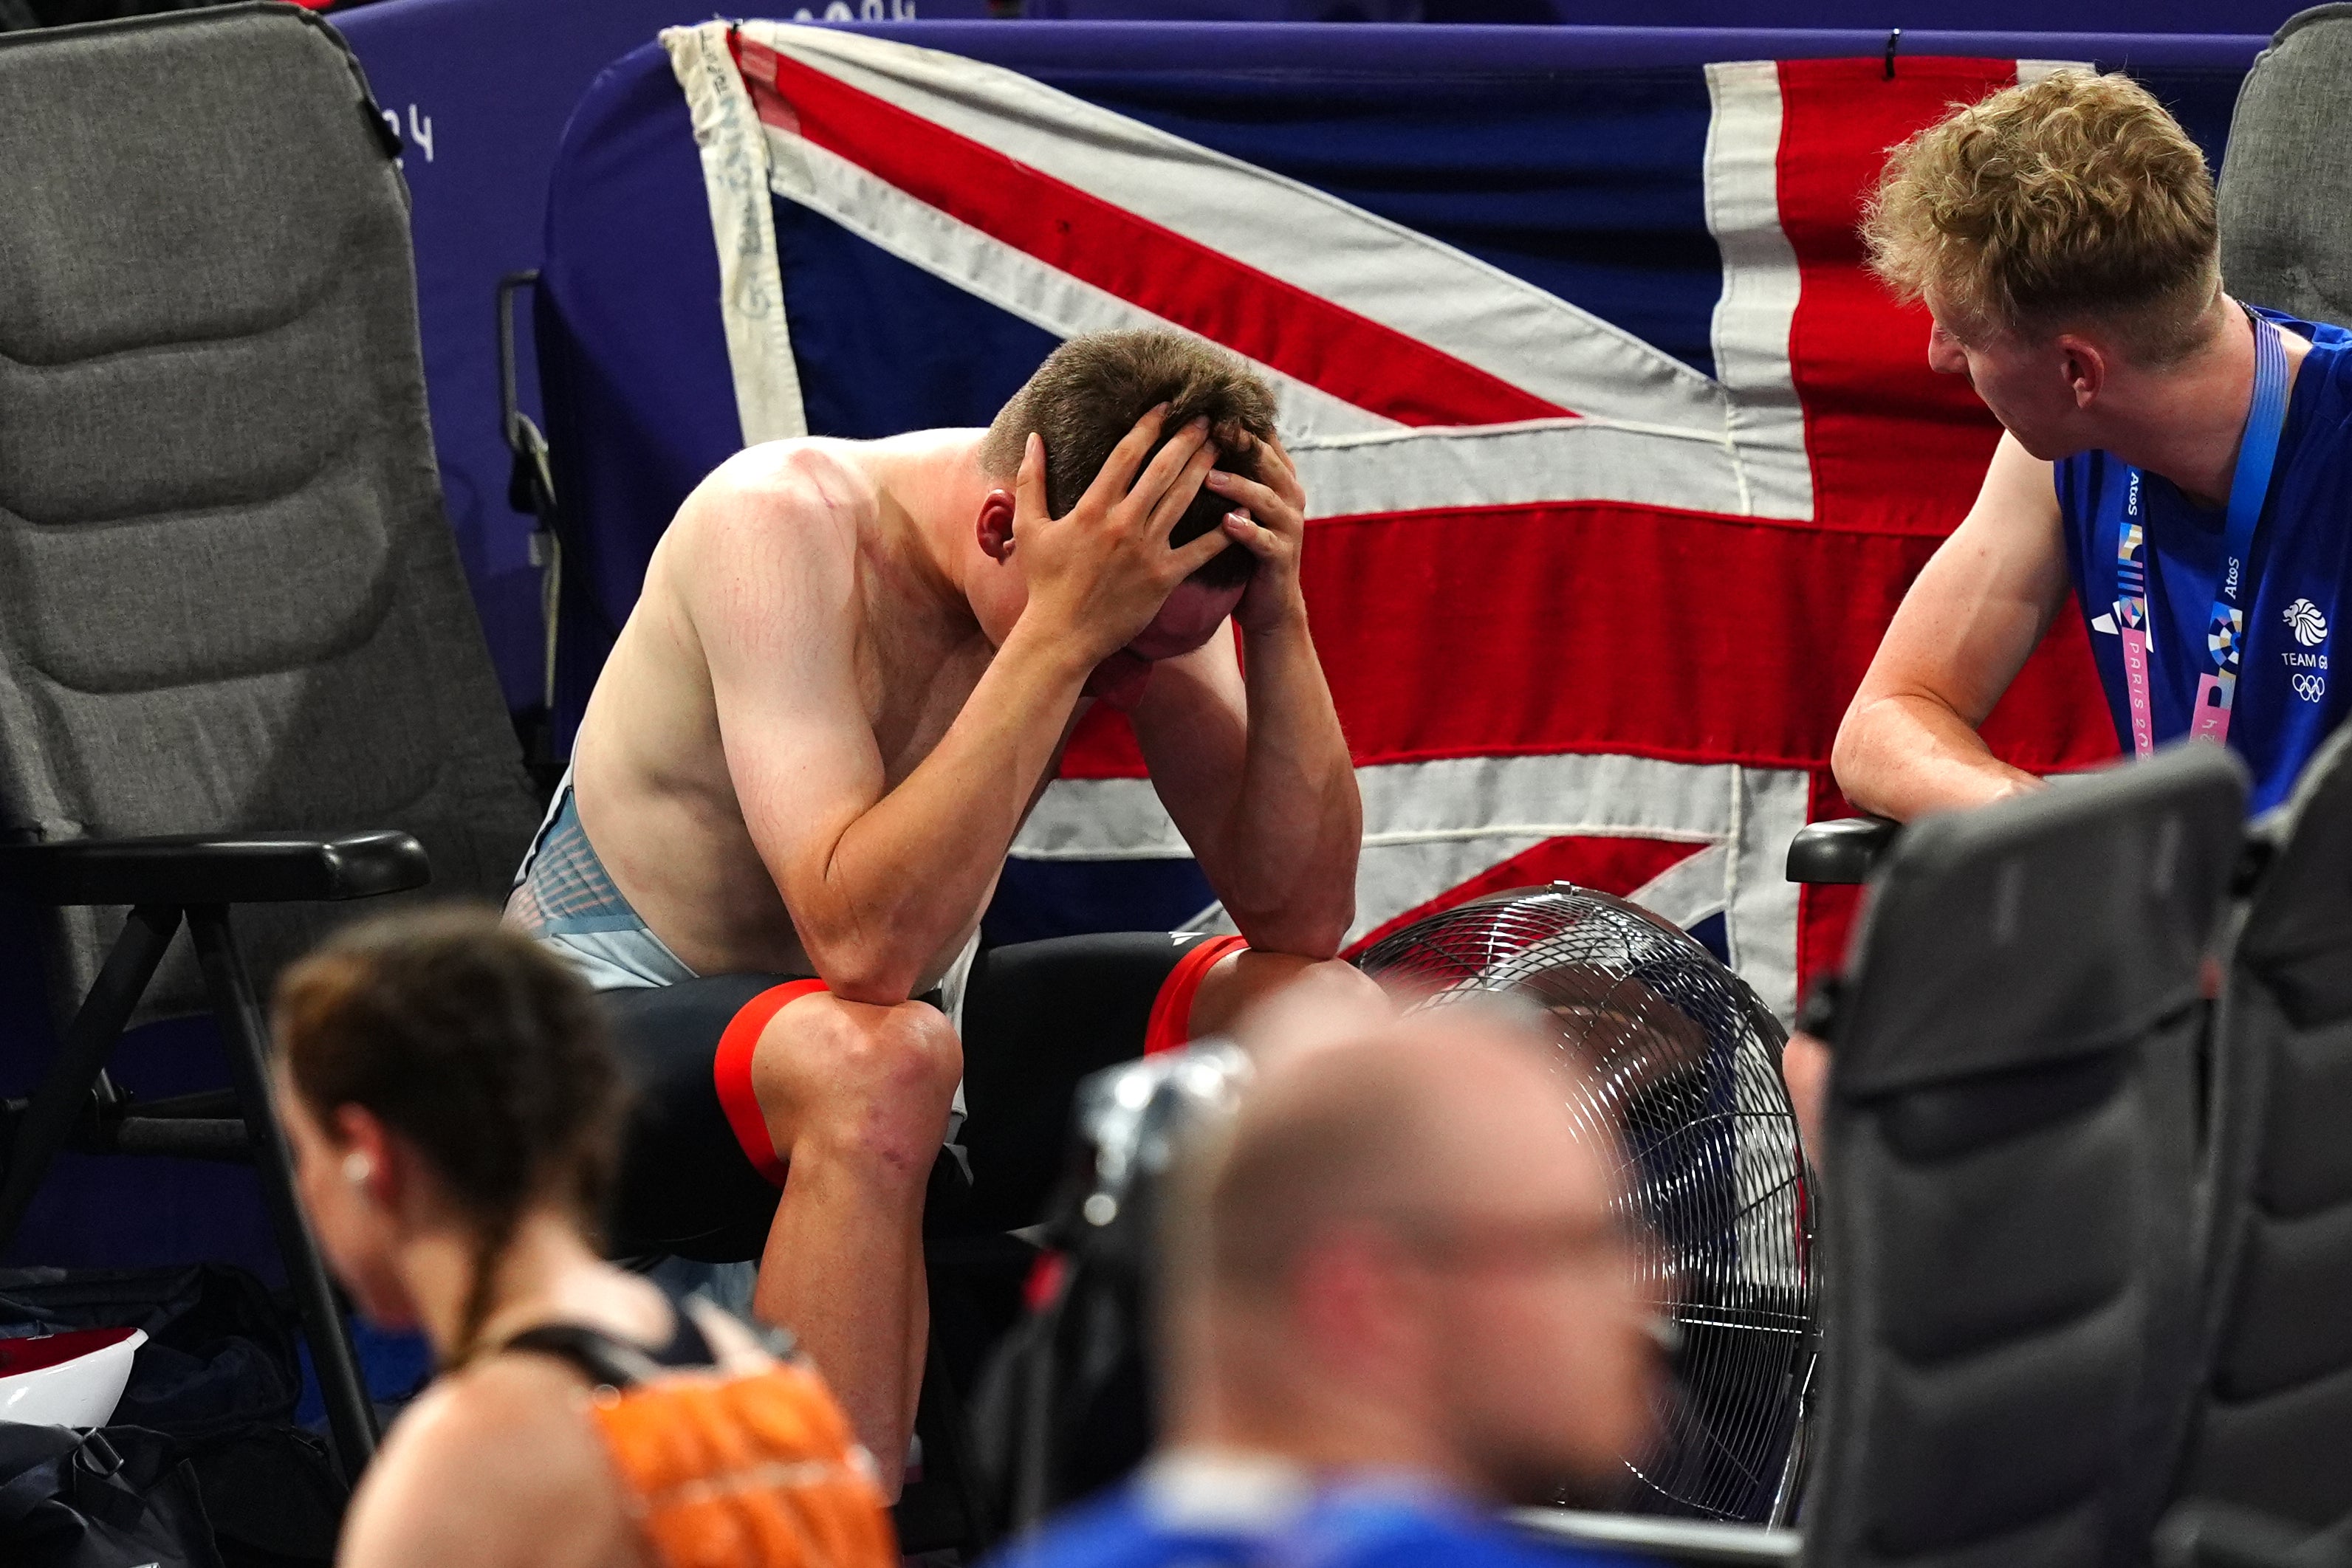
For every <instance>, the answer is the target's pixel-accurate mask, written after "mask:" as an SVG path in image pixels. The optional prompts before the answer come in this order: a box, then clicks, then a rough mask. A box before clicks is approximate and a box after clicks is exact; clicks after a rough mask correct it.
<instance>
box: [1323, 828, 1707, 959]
mask: <svg viewBox="0 0 2352 1568" xmlns="http://www.w3.org/2000/svg"><path fill="white" fill-rule="evenodd" d="M1705 848H1706V845H1705V844H1694V843H1688V842H1685V841H1682V840H1679V839H1633V838H1591V839H1546V840H1545V841H1543V842H1542V843H1539V844H1538V845H1536V846H1535V847H1534V848H1533V849H1530V850H1525V851H1522V852H1519V853H1518V854H1515V855H1513V856H1512V857H1511V858H1510V859H1508V860H1507V861H1501V862H1497V863H1496V864H1494V865H1492V866H1489V867H1487V868H1486V870H1485V871H1483V872H1480V873H1478V874H1477V875H1476V876H1474V877H1472V878H1471V879H1470V880H1469V881H1467V882H1465V883H1460V884H1459V885H1457V886H1454V887H1449V888H1447V889H1446V890H1445V891H1444V893H1441V894H1438V895H1437V896H1436V897H1435V898H1433V899H1431V900H1430V901H1429V902H1428V903H1426V904H1415V905H1413V907H1412V908H1411V909H1408V910H1406V911H1405V912H1404V913H1403V914H1402V915H1398V916H1397V917H1396V918H1395V919H1394V920H1391V921H1388V922H1386V923H1384V924H1382V925H1376V926H1374V927H1373V928H1372V929H1371V930H1370V931H1368V932H1366V933H1365V934H1364V936H1363V939H1362V940H1361V941H1360V942H1357V943H1355V944H1354V945H1353V946H1350V947H1349V949H1348V952H1347V955H1346V956H1349V957H1354V956H1356V955H1357V954H1359V953H1360V952H1362V951H1363V950H1364V949H1365V948H1367V947H1369V946H1371V945H1372V944H1373V943H1375V942H1377V941H1379V940H1380V939H1381V937H1383V936H1387V935H1388V934H1389V933H1390V932H1391V931H1402V930H1403V929H1404V928H1405V927H1406V926H1408V925H1412V923H1413V922H1414V921H1416V920H1419V919H1421V918H1422V917H1423V916H1424V915H1434V914H1436V913H1437V912H1438V911H1439V910H1441V909H1451V908H1453V907H1454V905H1455V904H1467V903H1469V902H1470V901H1471V900H1472V899H1474V898H1484V897H1486V894H1490V893H1506V892H1508V891H1509V890H1510V889H1512V888H1515V887H1533V886H1536V885H1538V884H1540V883H1548V882H1572V883H1576V885H1577V886H1579V887H1590V888H1594V889H1597V890H1599V891H1600V892H1602V893H1613V894H1617V895H1618V896H1619V897H1621V898H1622V897H1623V896H1625V895H1626V894H1630V893H1633V891H1635V890H1636V889H1638V888H1641V887H1643V886H1645V885H1647V884H1648V883H1652V882H1654V881H1655V880H1656V879H1657V878H1658V877H1660V876H1662V875H1664V873H1666V872H1667V871H1669V870H1671V869H1672V868H1674V867H1675V866H1677V865H1679V864H1681V863H1682V862H1684V861H1686V860H1688V859H1690V858H1691V856H1693V855H1695V854H1696V853H1698V852H1699V851H1701V850H1703V849H1705Z"/></svg>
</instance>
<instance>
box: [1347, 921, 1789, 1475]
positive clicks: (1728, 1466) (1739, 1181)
mask: <svg viewBox="0 0 2352 1568" xmlns="http://www.w3.org/2000/svg"><path fill="white" fill-rule="evenodd" d="M1360 963H1361V966H1362V967H1363V969H1364V971H1365V972H1366V973H1367V974H1370V975H1372V976H1374V977H1377V978H1379V979H1380V980H1381V983H1382V984H1383V985H1385V986H1387V987H1388V988H1390V989H1391V991H1392V992H1396V993H1398V994H1400V995H1401V996H1402V997H1404V998H1408V999H1409V1001H1410V1002H1411V1004H1412V1005H1414V1006H1418V1007H1443V1006H1445V1005H1447V1004H1449V1003H1452V1002H1456V1001H1460V1000H1463V999H1465V998H1470V997H1474V996H1478V995H1482V994H1487V993H1493V992H1498V991H1499V992H1508V993H1511V994H1514V995H1516V996H1518V997H1520V998H1525V999H1527V1000H1528V1001H1531V1002H1533V1003H1534V1004H1535V1005H1536V1006H1537V1007H1538V1008H1540V1009H1543V1010H1544V1011H1545V1012H1547V1013H1549V1015H1550V1018H1551V1020H1552V1024H1553V1027H1554V1029H1555V1030H1556V1032H1557V1039H1558V1040H1559V1047H1560V1052H1561V1058H1562V1064H1561V1065H1562V1076H1563V1078H1564V1079H1565V1080H1567V1081H1568V1082H1569V1083H1570V1084H1573V1085H1574V1086H1575V1087H1574V1088H1573V1089H1572V1090H1571V1091H1570V1096H1569V1103H1570V1109H1571V1110H1572V1111H1574V1112H1575V1113H1576V1115H1577V1118H1578V1120H1579V1122H1580V1124H1581V1125H1583V1126H1586V1127H1591V1128H1601V1129H1606V1130H1608V1131H1609V1132H1612V1133H1613V1134H1615V1141H1616V1146H1617V1147H1618V1148H1619V1149H1620V1150H1622V1153H1623V1155H1624V1158H1625V1167H1624V1170H1623V1173H1622V1175H1623V1180H1622V1183H1621V1187H1622V1194H1623V1196H1622V1198H1621V1199H1620V1201H1621V1203H1622V1204H1623V1205H1624V1206H1625V1207H1627V1208H1628V1209H1629V1210H1630V1211H1631V1212H1630V1217H1631V1218H1636V1219H1638V1220H1639V1222H1640V1223H1641V1225H1642V1226H1643V1228H1644V1229H1645V1230H1646V1231H1647V1233H1648V1235H1649V1236H1650V1238H1651V1239H1652V1241H1653V1246H1652V1248H1651V1249H1650V1251H1649V1252H1648V1254H1647V1257H1648V1259H1649V1261H1648V1262H1647V1264H1646V1265H1645V1270H1646V1279H1645V1281H1644V1282H1645V1285H1646V1286H1647V1288H1648V1290H1649V1291H1650V1292H1651V1297H1652V1300H1653V1301H1655V1303H1656V1304H1657V1308H1658V1311H1659V1312H1660V1313H1661V1314H1662V1315H1663V1316H1664V1317H1665V1318H1667V1319H1669V1320H1670V1321H1672V1322H1674V1323H1675V1327H1676V1331H1677V1341H1678V1343H1677V1345H1676V1349H1675V1354H1674V1355H1673V1357H1672V1369H1671V1375H1670V1376H1669V1377H1668V1378H1667V1379H1665V1380H1664V1386H1663V1387H1662V1389H1661V1391H1660V1395H1659V1398H1660V1407H1659V1410H1658V1427H1657V1430H1658V1433H1659V1437H1658V1439H1657V1441H1656V1442H1655V1443H1654V1445H1653V1447H1652V1448H1651V1449H1650V1451H1648V1452H1646V1453H1643V1454H1641V1455H1637V1456H1633V1457H1630V1458H1628V1459H1627V1461H1626V1467H1627V1469H1628V1471H1629V1472H1630V1475H1631V1478H1632V1479H1631V1480H1630V1481H1629V1486H1628V1495H1627V1496H1626V1497H1625V1498H1624V1499H1623V1504H1624V1506H1627V1507H1629V1508H1633V1509H1636V1510H1640V1511H1654V1512H1662V1513H1673V1514H1682V1515H1687V1516H1695V1517H1699V1518H1709V1519H1724V1520H1741V1521H1762V1520H1764V1519H1766V1518H1767V1517H1768V1516H1769V1514H1770V1513H1771V1511H1772V1509H1773V1504H1774V1501H1775V1499H1776V1498H1777V1496H1778V1495H1779V1493H1780V1490H1781V1483H1782V1479H1783V1476H1784V1473H1785V1471H1786V1469H1787V1468H1788V1458H1789V1454H1790V1448H1791V1446H1792V1444H1793V1443H1794V1441H1795V1439H1796V1435H1797V1426H1798V1414H1799V1407H1800V1404H1801V1396H1802V1394H1803V1387H1802V1385H1803V1380H1804V1377H1805V1375H1806V1373H1807V1371H1808V1369H1809V1368H1810V1365H1811V1355H1812V1346H1813V1322H1814V1312H1815V1306H1816V1300H1815V1283H1814V1279H1813V1271H1812V1259H1811V1207H1810V1194H1809V1193H1808V1191H1807V1187H1806V1176H1805V1169H1804V1160H1803V1155H1802V1151H1801V1147H1800V1145H1799V1143H1798V1137H1797V1125H1796V1117H1795V1114H1794V1113H1793V1112H1792V1111H1791V1109H1790V1103H1789V1095H1788V1091H1787V1089H1786V1087H1785V1086H1784V1085H1783V1084H1782V1082H1781V1080H1780V1047H1781V1045H1782V1044H1783V1043H1784V1041H1785V1040H1786V1036H1785V1035H1784V1034H1783V1033H1782V1031H1781V1029H1780V1024H1779V1022H1778V1021H1777V1020H1776V1019H1774V1018H1773V1017H1772V1015H1771V1013H1770V1012H1769V1011H1768V1010H1767V1009H1765V1007H1764V1006H1763V1004H1762V1003H1761V1002H1760V1001H1759V1000H1758V999H1757V998H1756V996H1755V993H1754V992H1752V991H1750V990H1749V989H1748V987H1747V986H1746V985H1745V984H1743V983H1742V982H1741V981H1740V980H1739V979H1738V977H1735V976H1734V975H1732V974H1731V972H1730V971H1729V970H1727V969H1726V968H1725V967H1723V966H1722V965H1721V964H1719V963H1717V961H1716V959H1715V956H1714V955H1713V954H1711V953H1709V952H1708V951H1707V950H1706V948H1704V947H1702V946H1699V945H1698V944H1697V943H1696V942H1695V941H1693V940H1692V939H1691V938H1690V937H1689V936H1686V935H1685V934H1684V933H1683V932H1682V931H1680V930H1677V929H1676V928H1675V927H1674V926H1673V925H1669V924H1667V923H1666V922H1665V921H1663V920H1661V919H1659V918H1657V917H1656V916H1655V915H1651V914H1649V913H1648V912H1647V911H1645V910H1643V909H1642V908H1640V907H1639V906H1638V905H1635V904H1629V903H1627V902H1625V901H1624V900H1623V899H1620V898H1615V897H1612V896H1611V895H1610V894H1604V893H1596V892H1594V891H1592V890H1591V889H1589V888H1580V887H1574V886H1571V885H1570V884H1568V883H1554V884H1553V885H1552V886H1550V887H1549V888H1521V889H1517V890H1515V891H1513V892H1509V893H1499V894H1492V895H1489V896H1487V897H1485V898H1481V899H1477V900H1475V901H1474V902H1472V903H1468V904H1460V905H1457V906H1456V907H1454V908H1452V909H1448V910H1444V911H1442V912H1440V913H1438V914H1436V915H1431V916H1430V917H1428V918H1427V919H1425V920H1422V921H1419V922H1417V923H1415V924H1414V925H1410V926H1407V927H1405V928H1404V929H1403V930H1402V931H1399V932H1396V933H1394V934H1393V935H1391V936H1388V937H1386V938H1384V939H1382V940H1381V942H1379V943H1377V944H1375V945H1374V946H1372V947H1370V949H1369V950H1367V951H1366V952H1365V953H1364V955H1363V956H1362V958H1361V959H1360ZM1572 1061H1574V1062H1580V1063H1581V1064H1582V1071H1576V1070H1574V1069H1572V1068H1570V1066H1569V1063H1570V1062H1572Z"/></svg>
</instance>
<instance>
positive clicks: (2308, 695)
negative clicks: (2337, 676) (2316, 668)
mask: <svg viewBox="0 0 2352 1568" xmlns="http://www.w3.org/2000/svg"><path fill="white" fill-rule="evenodd" d="M2293 685H2294V695H2297V696H2299V697H2301V698H2302V699H2303V700H2304V701H2305V702H2307V703H2315V702H2317V701H2318V700H2319V699H2320V698H2322V697H2324V696H2326V695H2327V677H2326V675H2314V674H2299V675H2297V676H2295V677H2294V683H2293Z"/></svg>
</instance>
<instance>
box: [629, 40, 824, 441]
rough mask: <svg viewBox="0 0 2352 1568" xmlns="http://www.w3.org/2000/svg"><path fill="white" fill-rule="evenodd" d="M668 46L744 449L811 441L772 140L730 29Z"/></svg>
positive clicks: (674, 41)
mask: <svg viewBox="0 0 2352 1568" xmlns="http://www.w3.org/2000/svg"><path fill="white" fill-rule="evenodd" d="M661 41H662V47H665V48H667V50H668V51H669V65H670V70H671V71H672V73H673V74H675V75H676V76H677V83H678V86H679V87H680V88H682V89H684V90H685V92H686V102H687V107H688V110H689V111H690V112H691V113H692V115H693V117H694V142H695V146H696V148H697V149H698V151H699V152H700V153H701V157H702V184H703V191H704V193H705V194H706V195H707V196H708V197H709V202H710V230H711V235H712V238H713V239H714V240H715V241H716V243H717V245H718V246H719V315H720V318H721V319H723V321H724V322H725V326H726V332H727V362H728V365H729V368H730V370H731V371H733V373H734V378H735V415H736V418H737V419H738V421H740V423H741V424H742V427H743V444H744V445H746V446H756V445H758V444H760V443H761V442H762V441H782V440H786V439H789V438H791V437H793V436H799V435H806V434H808V418H807V415H806V414H805V413H804V412H803V408H802V403H801V378H800V367H799V366H798V365H797V364H796V363H795V362H794V361H793V342H792V333H791V330H790V328H789V325H788V323H787V322H786V321H785V319H784V280H783V273H782V267H780V265H779V264H778V261H777V258H776V219H775V214H774V212H773V210H772V209H771V207H770V206H769V204H768V170H767V141H766V139H765V138H764V137H762V136H761V134H760V121H759V119H758V117H757V115H756V114H755V113H754V112H753V110H752V108H751V94H750V93H748V92H747V91H745V90H744V88H743V78H742V76H741V74H740V72H738V71H737V70H736V68H735V60H734V57H733V54H732V53H731V52H730V50H729V49H728V47H727V25H726V24H725V23H724V22H705V23H703V24H702V25H701V26H695V27H670V28H666V29H664V31H663V33H662V36H661Z"/></svg>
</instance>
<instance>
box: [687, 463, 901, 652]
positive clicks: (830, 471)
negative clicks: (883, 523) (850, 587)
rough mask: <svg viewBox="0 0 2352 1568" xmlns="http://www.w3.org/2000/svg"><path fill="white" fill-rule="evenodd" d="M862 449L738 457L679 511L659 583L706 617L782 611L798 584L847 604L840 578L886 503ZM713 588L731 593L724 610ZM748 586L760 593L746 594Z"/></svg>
mask: <svg viewBox="0 0 2352 1568" xmlns="http://www.w3.org/2000/svg"><path fill="white" fill-rule="evenodd" d="M857 445H858V444H857V443H855V442H845V441H831V440H822V439H809V440H798V441H770V442H763V443H762V444H760V445H758V446H751V447H746V448H745V449H744V450H743V451H741V452H739V453H737V454H736V455H734V456H732V457H730V458H729V459H728V460H727V461H726V462H724V463H722V464H720V465H719V466H718V467H717V468H715V469H713V470H712V471H711V473H710V475H709V477H708V478H706V479H704V480H703V482H702V483H701V484H700V485H698V486H696V487H695V490H694V494H693V495H691V496H689V497H687V500H686V504H685V505H684V506H683V507H679V508H678V514H677V518H676V519H675V520H674V521H673V522H672V523H671V524H670V526H669V528H668V530H667V532H666V533H665V534H664V535H663V536H662V542H661V547H660V549H659V553H658V557H657V559H658V568H657V572H656V575H660V576H664V577H667V578H668V579H669V580H671V581H672V583H673V584H674V586H675V587H676V589H677V591H680V592H682V593H683V594H684V595H685V596H686V598H687V599H688V601H689V602H691V603H696V604H698V605H701V606H702V608H701V610H700V611H698V614H702V613H709V612H710V611H711V610H712V609H714V608H723V607H724V606H725V605H728V604H743V605H751V604H759V605H761V606H763V607H766V608H769V609H772V608H773V605H774V602H775V601H774V595H775V593H776V592H777V591H781V590H782V588H784V587H785V586H787V585H790V584H793V583H802V584H805V585H806V586H807V587H808V588H809V589H810V590H811V591H814V592H818V593H821V594H825V595H827V596H828V597H837V595H835V593H834V590H835V589H836V588H837V586H838V584H837V583H836V582H835V580H834V577H833V575H832V573H833V572H834V571H840V572H845V571H847V570H850V563H851V562H852V560H853V559H855V557H856V550H857V541H858V538H859V536H860V534H861V532H862V531H863V530H864V528H866V526H867V524H868V522H869V521H870V519H871V518H872V517H874V516H875V514H876V509H877V504H878V503H877V492H876V489H875V486H874V481H873V478H872V476H870V475H869V474H868V473H867V471H866V466H865V465H864V464H863V463H862V462H861V461H860V460H859V455H858V452H857ZM829 569H830V570H829ZM711 585H723V586H724V587H725V588H727V589H728V590H729V591H728V592H727V593H726V594H725V595H723V596H722V597H721V598H720V599H719V601H716V603H715V604H714V603H713V602H711V601H708V600H707V597H706V595H705V594H704V593H703V592H702V591H701V590H702V589H703V588H705V587H708V586H711ZM648 586H649V587H650V582H649V585H648ZM747 587H748V588H751V589H753V590H754V591H753V592H752V593H751V594H748V595H746V594H743V593H741V592H740V590H742V589H744V588H747Z"/></svg>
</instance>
